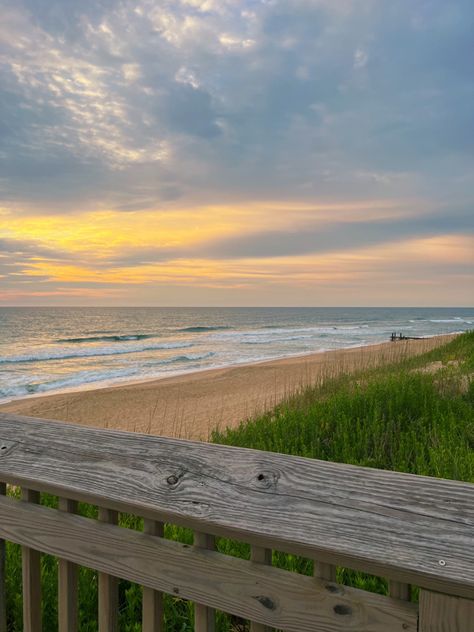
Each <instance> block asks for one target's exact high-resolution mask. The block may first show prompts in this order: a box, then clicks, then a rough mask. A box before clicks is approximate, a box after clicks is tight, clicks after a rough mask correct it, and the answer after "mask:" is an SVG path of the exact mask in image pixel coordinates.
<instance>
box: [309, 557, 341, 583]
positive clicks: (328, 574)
mask: <svg viewBox="0 0 474 632" xmlns="http://www.w3.org/2000/svg"><path fill="white" fill-rule="evenodd" d="M313 575H314V577H317V578H318V579H325V580H327V581H328V582H335V581H336V567H335V566H334V565H333V564H327V563H326V562H317V561H315V562H314V573H313Z"/></svg>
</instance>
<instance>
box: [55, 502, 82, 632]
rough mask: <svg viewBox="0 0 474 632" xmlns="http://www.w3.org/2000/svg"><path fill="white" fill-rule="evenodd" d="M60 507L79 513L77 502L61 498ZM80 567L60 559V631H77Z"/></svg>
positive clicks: (68, 511)
mask: <svg viewBox="0 0 474 632" xmlns="http://www.w3.org/2000/svg"><path fill="white" fill-rule="evenodd" d="M59 509H60V510H61V511H65V512H67V513H77V502H76V501H75V500H69V499H68V498H60V499H59ZM77 591H78V567H77V565H76V564H73V563H72V562H68V561H67V560H62V559H59V566H58V619H59V632H77V630H78V626H79V621H78V604H77V600H78V592H77Z"/></svg>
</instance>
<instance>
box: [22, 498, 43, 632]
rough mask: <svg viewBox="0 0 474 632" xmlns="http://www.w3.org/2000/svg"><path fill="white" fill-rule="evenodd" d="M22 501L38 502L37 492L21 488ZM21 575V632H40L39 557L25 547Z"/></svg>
mask: <svg viewBox="0 0 474 632" xmlns="http://www.w3.org/2000/svg"><path fill="white" fill-rule="evenodd" d="M21 496H22V500H24V501H26V502H28V503H36V504H39V502H40V494H39V492H36V491H33V490H32V489H26V488H23V489H22V490H21ZM21 560H22V573H23V632H41V555H40V553H39V551H34V550H33V549H30V548H29V547H27V546H22V547H21Z"/></svg>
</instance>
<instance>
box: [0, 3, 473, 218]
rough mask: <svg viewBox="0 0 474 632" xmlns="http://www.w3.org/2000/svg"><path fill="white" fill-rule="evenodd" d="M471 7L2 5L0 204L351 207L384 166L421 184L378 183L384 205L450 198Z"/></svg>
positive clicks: (467, 139) (468, 146) (466, 148)
mask: <svg viewBox="0 0 474 632" xmlns="http://www.w3.org/2000/svg"><path fill="white" fill-rule="evenodd" d="M427 6H428V5H427ZM473 11H474V9H473V7H472V3H470V2H467V0H466V1H461V0H460V1H459V2H456V3H453V4H450V5H449V6H448V5H446V3H444V2H442V1H441V0H434V1H433V2H431V3H430V4H429V10H428V8H426V7H425V6H424V5H419V4H418V5H416V4H415V5H413V4H412V3H399V4H396V5H393V4H392V5H391V4H387V3H374V2H371V1H370V0H354V1H353V2H341V3H334V2H326V1H324V2H323V1H318V2H307V1H303V0H299V1H297V2H292V3H285V2H271V3H264V2H262V3H259V2H251V3H250V2H248V3H233V2H219V3H216V2H213V1H212V2H211V1H210V0H206V1H199V2H198V1H197V0H192V1H190V0H182V1H178V2H171V1H166V2H162V3H159V4H156V3H154V2H151V1H150V0H141V1H140V2H131V1H128V0H124V1H123V2H118V1H114V0H102V1H100V2H99V1H98V2H92V1H91V0H87V1H86V2H81V3H80V9H79V6H78V4H77V3H76V2H72V0H68V1H64V0H61V2H60V1H59V0H49V1H48V2H46V1H45V0H21V1H20V2H19V3H15V4H13V3H9V2H6V3H5V6H4V8H3V9H2V26H1V27H0V46H1V48H0V51H1V54H2V64H1V65H0V76H1V85H2V89H1V102H0V107H1V114H2V116H1V121H2V123H1V134H0V139H1V140H0V163H1V170H2V174H4V175H3V179H2V182H1V189H0V195H1V196H2V198H3V199H15V200H23V201H24V202H25V205H26V206H28V207H30V208H31V207H32V206H34V205H37V206H38V207H42V208H43V209H44V205H45V204H47V205H50V207H51V208H53V209H54V208H58V209H64V210H67V211H68V212H70V211H72V210H73V206H74V205H73V204H72V203H71V199H73V200H74V201H75V203H76V206H77V207H80V208H82V209H83V208H84V207H85V206H89V205H91V204H94V203H95V204H96V205H97V206H103V205H109V206H112V207H114V208H115V207H122V208H127V209H130V208H137V209H140V208H142V207H143V201H144V200H147V202H146V206H147V207H148V208H151V207H152V206H153V205H154V204H160V203H164V204H166V203H167V202H168V201H169V200H170V195H169V191H170V188H171V190H172V191H173V193H172V195H171V199H176V197H183V198H185V199H186V200H188V201H192V200H195V199H200V200H201V201H202V200H206V201H208V202H215V201H218V200H222V199H223V198H225V197H228V198H231V197H232V196H235V195H238V196H240V197H246V198H247V199H249V200H252V199H259V198H264V199H269V197H270V196H271V195H273V196H275V197H279V196H281V195H284V194H286V195H287V196H288V195H289V196H290V197H292V198H293V199H295V198H300V199H310V198H311V196H315V195H322V196H327V195H332V196H336V197H338V198H340V199H351V198H354V197H358V196H360V195H361V194H362V193H363V192H364V191H365V192H366V189H367V183H361V182H359V180H358V178H357V177H355V176H354V174H355V173H357V172H366V173H376V172H379V171H383V172H390V173H392V174H395V175H396V174H397V173H404V174H406V173H407V172H409V174H410V177H406V178H404V180H403V182H400V181H398V182H397V186H396V187H395V186H394V185H393V181H389V180H387V179H384V178H375V179H374V180H373V181H372V182H371V183H370V186H371V191H373V194H374V195H386V196H387V197H390V196H393V195H396V194H397V190H398V191H399V192H400V194H401V195H404V196H407V195H413V194H418V195H423V196H432V197H433V199H434V198H435V197H436V195H437V194H438V193H440V192H444V193H445V194H447V193H448V192H454V191H456V190H459V186H460V185H459V180H458V178H459V177H462V176H463V174H468V173H469V172H470V170H471V169H472V166H473V165H472V162H473V146H474V143H473V141H472V138H473V135H472V134H469V133H467V131H468V130H471V129H474V119H473V116H474V115H473V112H472V108H471V107H470V103H471V102H472V98H473V95H474V84H473V78H472V73H471V70H470V63H469V59H470V55H469V51H470V43H471V39H470V32H469V28H468V24H469V19H468V18H469V16H471V17H472V13H473ZM401 42H403V45H400V43H401ZM362 71H363V72H362ZM441 182H442V185H441ZM364 187H365V188H364ZM400 188H401V190H400ZM461 188H462V189H463V190H464V192H466V193H467V184H461ZM134 200H137V201H136V204H134Z"/></svg>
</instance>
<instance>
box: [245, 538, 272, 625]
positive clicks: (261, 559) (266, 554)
mask: <svg viewBox="0 0 474 632" xmlns="http://www.w3.org/2000/svg"><path fill="white" fill-rule="evenodd" d="M250 561H251V562H255V563H256V564H265V565H266V566H271V565H272V550H271V549H265V548H264V547H263V546H255V545H254V546H252V547H251V549H250ZM270 631H271V628H269V627H268V626H267V625H263V624H262V623H257V622H256V621H251V622H250V632H270Z"/></svg>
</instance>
